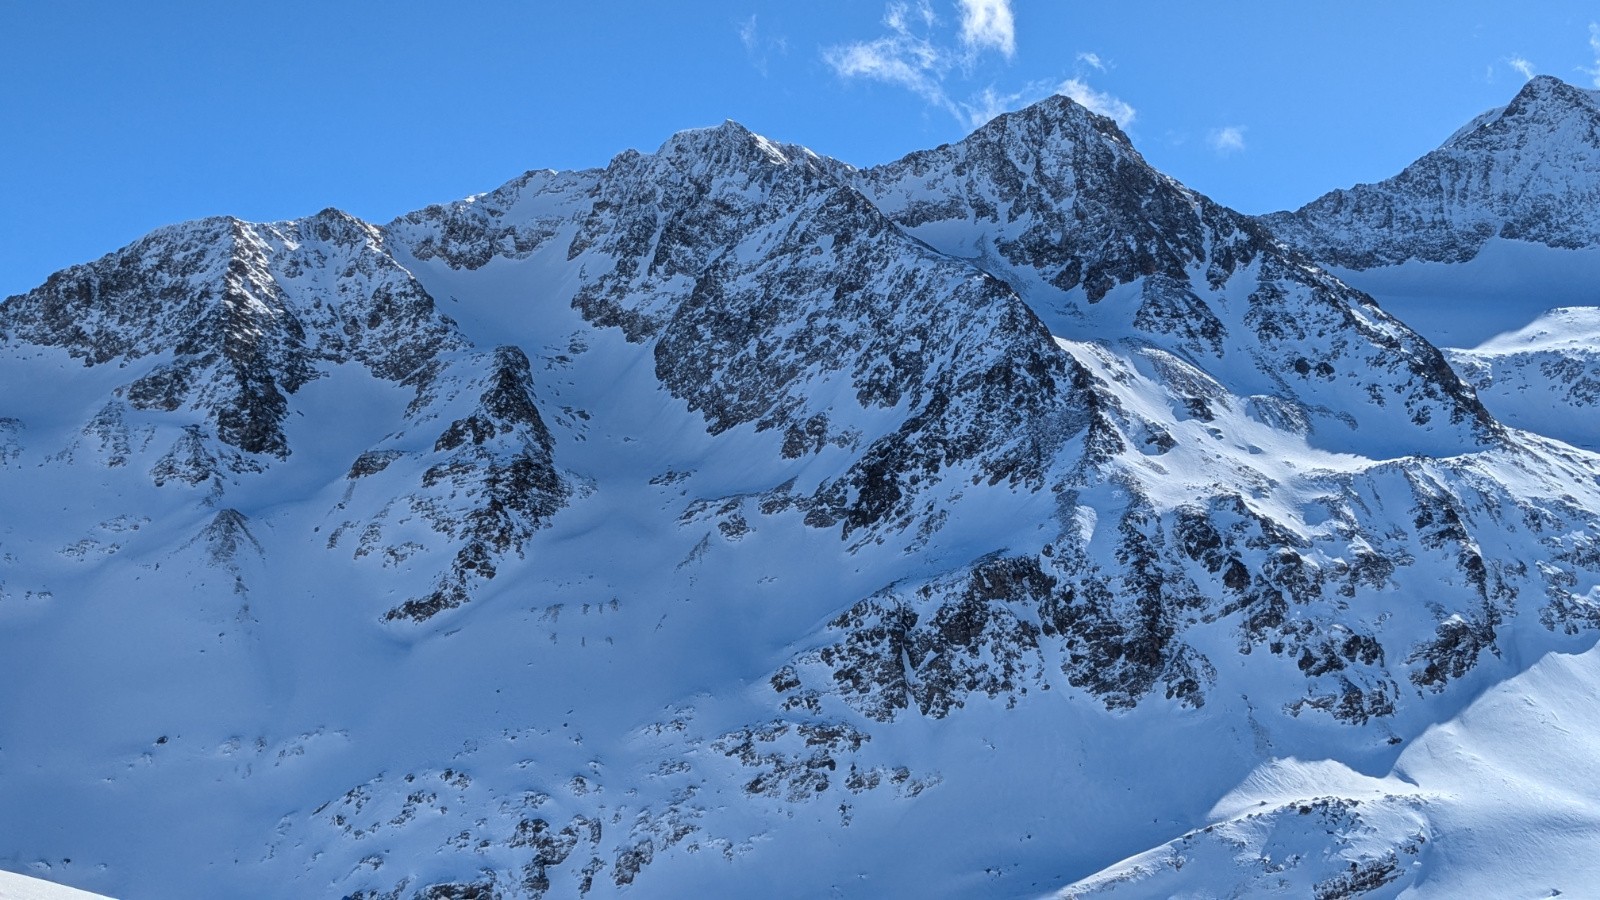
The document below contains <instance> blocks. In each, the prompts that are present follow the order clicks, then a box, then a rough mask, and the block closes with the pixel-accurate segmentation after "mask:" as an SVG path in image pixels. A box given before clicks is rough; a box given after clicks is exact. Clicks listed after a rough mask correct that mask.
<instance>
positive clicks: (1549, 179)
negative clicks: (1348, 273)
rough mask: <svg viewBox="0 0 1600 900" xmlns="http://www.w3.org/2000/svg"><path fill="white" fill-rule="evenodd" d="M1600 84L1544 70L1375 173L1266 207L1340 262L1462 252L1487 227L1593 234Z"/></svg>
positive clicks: (1481, 239)
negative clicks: (1588, 86)
mask: <svg viewBox="0 0 1600 900" xmlns="http://www.w3.org/2000/svg"><path fill="white" fill-rule="evenodd" d="M1597 98H1600V92H1596V91H1589V90H1584V89H1582V88H1577V87H1573V86H1572V85H1569V84H1567V83H1565V82H1563V81H1561V80H1559V79H1556V78H1553V77H1551V76H1548V75H1540V76H1537V77H1535V78H1533V79H1531V80H1529V81H1528V83H1527V84H1526V85H1525V86H1524V87H1523V88H1522V90H1521V91H1520V92H1519V93H1518V94H1517V96H1516V97H1515V98H1514V99H1513V100H1512V101H1511V103H1510V104H1508V105H1506V106H1504V107H1502V108H1499V109H1494V110H1490V111H1489V112H1487V113H1484V114H1483V115H1481V116H1479V117H1478V118H1476V119H1474V120H1472V121H1471V122H1469V123H1468V124H1467V125H1466V126H1465V127H1463V128H1462V129H1461V130H1459V131H1457V132H1456V133H1455V134H1454V135H1452V136H1451V137H1450V138H1449V140H1447V141H1445V143H1444V144H1443V145H1442V146H1440V147H1439V149H1437V150H1435V151H1433V152H1432V153H1429V154H1427V155H1426V156H1424V157H1422V158H1421V159H1419V160H1417V161H1416V162H1415V163H1412V164H1411V165H1410V166H1407V167H1406V169H1405V170H1404V171H1402V172H1401V173H1400V174H1399V175H1396V176H1394V177H1393V178H1389V179H1386V180H1384V181H1381V182H1379V183H1377V184H1371V185H1357V186H1356V187H1353V188H1350V189H1348V190H1336V191H1332V192H1330V193H1328V194H1326V195H1324V196H1322V197H1320V198H1318V199H1316V200H1314V201H1312V202H1311V203H1309V204H1307V205H1305V206H1303V207H1301V208H1300V209H1298V210H1296V211H1294V212H1292V213H1291V212H1282V213H1273V214H1272V215H1269V216H1265V217H1263V221H1265V222H1266V223H1267V224H1268V225H1269V226H1270V227H1271V228H1272V229H1273V230H1274V231H1275V232H1276V233H1277V234H1278V235H1279V236H1281V237H1282V238H1283V239H1284V240H1286V241H1288V242H1289V243H1291V244H1293V245H1295V246H1297V247H1300V248H1302V249H1304V250H1305V251H1306V252H1307V253H1308V254H1309V255H1311V256H1312V257H1314V258H1315V259H1317V260H1319V261H1322V262H1325V263H1327V264H1329V265H1334V266H1339V267H1341V268H1347V269H1357V270H1361V269H1371V268H1375V267H1379V266H1390V265H1396V264H1398V263H1403V262H1405V261H1407V260H1413V259H1414V260H1419V261H1424V262H1465V261H1466V260H1469V259H1471V258H1473V257H1474V256H1475V255H1477V253H1478V251H1479V249H1480V248H1482V247H1483V245H1484V244H1485V242H1487V241H1489V240H1490V239H1493V238H1503V239H1507V240H1516V241H1527V242H1532V243H1537V244H1543V245H1546V246H1549V247H1558V248H1562V249H1577V248H1582V247H1593V246H1595V245H1596V244H1597V243H1600V213H1597V212H1596V210H1597V209H1600V105H1597V103H1600V99H1597Z"/></svg>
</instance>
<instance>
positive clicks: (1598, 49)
mask: <svg viewBox="0 0 1600 900" xmlns="http://www.w3.org/2000/svg"><path fill="white" fill-rule="evenodd" d="M1589 49H1590V50H1592V51H1593V52H1594V68H1592V69H1581V70H1580V71H1584V72H1588V73H1589V75H1590V77H1592V78H1594V86H1595V87H1597V88H1600V24H1596V23H1594V22H1590V23H1589Z"/></svg>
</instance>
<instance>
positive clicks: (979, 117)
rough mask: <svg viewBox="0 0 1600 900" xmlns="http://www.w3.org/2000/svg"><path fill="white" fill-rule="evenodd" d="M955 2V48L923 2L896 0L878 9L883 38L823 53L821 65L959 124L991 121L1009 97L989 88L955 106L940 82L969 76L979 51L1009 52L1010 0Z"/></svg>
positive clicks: (1012, 35) (1012, 33) (1012, 36)
mask: <svg viewBox="0 0 1600 900" xmlns="http://www.w3.org/2000/svg"><path fill="white" fill-rule="evenodd" d="M957 2H958V5H959V7H960V11H961V24H960V34H959V46H958V44H957V40H958V38H957V37H956V36H955V35H952V34H951V33H950V32H949V31H948V30H943V29H941V27H940V26H941V25H943V24H944V23H942V22H941V21H940V19H939V17H938V15H936V14H935V13H934V11H933V7H932V6H931V5H929V3H928V0H916V2H915V3H908V2H903V0H896V2H893V3H890V4H889V5H888V6H887V7H886V8H885V9H884V14H883V24H884V27H886V28H887V29H888V30H889V33H888V34H886V35H884V36H883V37H880V38H878V39H876V40H872V41H858V42H855V43H851V44H842V45H840V46H836V47H827V48H824V49H823V51H822V59H823V62H826V63H827V64H828V65H829V66H830V67H831V68H832V69H833V71H834V72H835V73H836V74H838V75H839V77H841V78H845V79H853V78H863V79H867V80H870V81H881V82H884V83H886V84H893V85H898V86H899V87H902V88H905V89H906V90H909V91H911V92H912V93H914V94H916V95H917V96H918V97H921V98H922V99H923V100H924V101H925V102H927V103H928V104H929V105H931V106H936V107H938V108H940V109H942V110H944V111H945V112H948V113H949V114H950V115H952V116H954V117H955V118H956V120H957V121H959V122H961V123H962V124H963V125H967V126H974V127H975V126H977V125H981V124H983V123H984V122H987V121H988V120H989V119H990V118H993V115H992V114H989V110H991V109H995V108H996V107H997V105H998V104H1001V103H1004V102H1006V101H1007V99H1008V98H1009V97H1011V95H1004V96H1002V95H999V94H996V93H995V91H994V90H993V89H992V88H991V89H989V90H985V91H982V92H980V93H978V94H975V95H974V96H973V97H972V98H971V99H970V100H967V101H958V100H955V99H953V98H952V97H951V95H950V93H949V92H948V91H946V89H945V81H946V79H947V78H948V77H949V76H950V75H951V73H952V72H955V71H957V70H960V71H961V72H962V73H966V74H970V68H971V65H972V63H973V61H974V60H975V59H976V58H977V56H978V55H979V54H980V53H982V52H984V51H987V50H995V51H999V52H1000V53H1002V54H1004V55H1005V56H1006V57H1007V58H1009V57H1010V56H1011V55H1012V54H1013V53H1014V52H1015V50H1016V27H1015V24H1014V22H1013V20H1012V16H1011V0H957ZM941 31H942V33H943V35H944V37H943V38H942V39H941V38H940V37H939V33H940V32H941ZM1017 96H1020V95H1017ZM1000 111H1002V112H1003V111H1004V110H1003V109H1002V110H1000ZM996 114H998V113H996Z"/></svg>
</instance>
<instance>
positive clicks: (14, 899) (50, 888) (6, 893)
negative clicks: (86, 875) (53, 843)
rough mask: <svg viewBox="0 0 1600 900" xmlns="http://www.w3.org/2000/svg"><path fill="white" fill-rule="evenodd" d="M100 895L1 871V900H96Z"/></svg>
mask: <svg viewBox="0 0 1600 900" xmlns="http://www.w3.org/2000/svg"><path fill="white" fill-rule="evenodd" d="M98 897H101V895H100V894H91V893H89V892H88V891H80V890H77V889H75V888H69V887H64V886H62V885H59V884H54V883H52V882H49V881H43V880H41V879H38V878H29V877H28V876H26V875H18V874H16V873H15V872H6V871H0V900H95V898H98Z"/></svg>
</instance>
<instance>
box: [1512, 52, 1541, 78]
mask: <svg viewBox="0 0 1600 900" xmlns="http://www.w3.org/2000/svg"><path fill="white" fill-rule="evenodd" d="M1506 65H1508V66H1510V67H1511V68H1513V69H1516V70H1517V72H1518V73H1520V74H1521V75H1522V77H1523V78H1532V77H1533V68H1534V67H1533V63H1531V62H1529V61H1527V60H1526V59H1523V58H1522V57H1520V56H1513V57H1510V58H1509V59H1507V60H1506Z"/></svg>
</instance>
